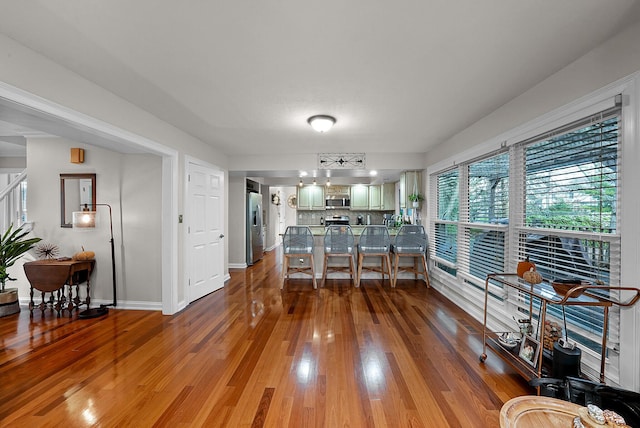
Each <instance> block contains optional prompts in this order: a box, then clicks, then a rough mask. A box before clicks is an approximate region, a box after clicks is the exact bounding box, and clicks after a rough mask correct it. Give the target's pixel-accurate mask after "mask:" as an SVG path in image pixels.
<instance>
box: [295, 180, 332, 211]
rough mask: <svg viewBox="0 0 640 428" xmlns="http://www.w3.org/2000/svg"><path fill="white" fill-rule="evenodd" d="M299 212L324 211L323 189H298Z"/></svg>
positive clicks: (309, 187)
mask: <svg viewBox="0 0 640 428" xmlns="http://www.w3.org/2000/svg"><path fill="white" fill-rule="evenodd" d="M297 202H298V207H297V208H298V209H299V210H324V209H325V208H324V206H325V205H324V204H325V201H324V188H323V187H322V186H316V185H311V186H303V187H298V201H297Z"/></svg>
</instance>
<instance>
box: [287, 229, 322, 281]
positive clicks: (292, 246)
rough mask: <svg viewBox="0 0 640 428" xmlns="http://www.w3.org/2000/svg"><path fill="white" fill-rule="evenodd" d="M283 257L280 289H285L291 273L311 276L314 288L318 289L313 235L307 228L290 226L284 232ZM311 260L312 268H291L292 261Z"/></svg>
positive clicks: (296, 266) (297, 266)
mask: <svg viewBox="0 0 640 428" xmlns="http://www.w3.org/2000/svg"><path fill="white" fill-rule="evenodd" d="M282 248H283V257H282V283H281V285H280V288H282V287H284V281H285V280H286V279H287V278H289V273H290V272H301V273H305V274H308V275H311V278H312V279H313V288H314V289H315V288H318V285H317V284H316V270H315V265H314V261H313V234H312V233H311V229H309V227H307V226H289V227H287V230H285V232H284V237H283V245H282ZM305 258H308V259H309V265H310V266H308V267H307V266H299V265H297V264H296V265H294V266H291V263H290V261H289V260H290V259H295V260H296V261H297V260H299V259H305Z"/></svg>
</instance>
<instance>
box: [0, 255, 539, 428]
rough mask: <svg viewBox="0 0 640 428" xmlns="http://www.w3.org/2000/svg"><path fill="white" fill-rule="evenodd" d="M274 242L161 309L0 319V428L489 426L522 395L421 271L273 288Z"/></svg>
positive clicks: (474, 326) (475, 329)
mask: <svg viewBox="0 0 640 428" xmlns="http://www.w3.org/2000/svg"><path fill="white" fill-rule="evenodd" d="M280 266H281V260H280V255H279V252H278V250H275V251H272V252H270V253H268V254H266V257H265V259H263V260H262V261H261V262H259V263H257V264H256V265H254V266H253V267H251V268H249V269H247V270H235V271H232V272H231V280H230V281H229V282H228V283H227V284H226V285H225V287H224V289H222V290H220V291H217V292H215V293H213V294H210V295H208V296H205V297H203V298H202V299H200V300H199V301H197V302H194V303H193V304H191V305H189V307H188V308H186V309H185V310H184V311H182V312H181V313H179V314H177V315H175V316H163V315H162V314H160V313H159V312H148V311H131V310H111V311H110V313H109V315H108V316H106V317H103V318H101V319H93V320H80V319H75V318H74V319H68V318H60V319H58V318H56V317H55V316H54V315H53V314H51V313H50V312H47V313H46V314H45V316H44V317H43V316H41V314H40V312H35V314H34V317H33V319H32V320H30V319H29V311H28V309H25V308H23V309H22V312H21V313H20V315H19V316H11V317H6V318H2V319H0V341H1V342H0V345H1V348H2V349H1V351H0V426H2V427H5V426H6V427H9V426H65V427H83V426H103V427H114V426H118V427H120V426H136V427H147V426H170V427H176V426H207V427H210V426H211V427H216V426H227V427H244V426H247V427H306V426H315V427H339V426H342V427H374V426H375V427H447V426H451V427H497V426H499V422H498V421H499V419H498V416H499V412H500V407H501V406H502V404H503V403H504V402H505V401H507V400H508V399H510V398H512V397H515V396H518V395H524V394H531V393H533V392H534V391H533V390H532V389H530V388H529V387H528V385H527V384H526V382H524V380H522V379H521V378H520V377H519V376H518V375H516V374H515V373H514V372H513V371H512V370H511V369H510V368H509V367H508V366H506V365H505V364H503V363H502V362H501V360H500V359H499V358H498V357H497V356H495V355H494V354H492V353H491V352H489V357H488V358H487V361H486V363H484V364H481V363H480V362H479V360H478V356H479V355H480V354H481V351H482V344H481V341H482V329H481V325H480V324H479V323H478V322H476V321H475V320H473V319H471V318H470V317H469V316H467V315H466V314H465V313H464V312H462V311H461V310H459V309H457V307H455V305H453V304H452V303H451V302H449V301H447V300H446V299H444V298H443V297H442V296H441V295H440V294H439V293H438V292H437V291H435V290H434V289H433V288H432V289H427V288H426V287H425V285H424V281H422V280H398V283H397V287H396V288H395V289H392V288H391V287H390V283H389V280H385V281H381V280H363V281H362V283H361V287H360V288H359V289H356V288H353V286H352V285H351V284H350V280H347V279H345V280H327V282H326V284H325V285H324V287H321V286H320V284H319V288H318V290H313V289H312V286H311V282H310V280H289V281H288V282H287V285H286V286H285V288H284V290H283V291H281V290H280V288H279V281H280Z"/></svg>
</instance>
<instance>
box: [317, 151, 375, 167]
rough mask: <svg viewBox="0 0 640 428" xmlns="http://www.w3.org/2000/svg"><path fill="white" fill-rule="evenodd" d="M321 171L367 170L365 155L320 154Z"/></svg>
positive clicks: (319, 164) (319, 165)
mask: <svg viewBox="0 0 640 428" xmlns="http://www.w3.org/2000/svg"><path fill="white" fill-rule="evenodd" d="M318 168H319V169H363V168H366V162H365V154H364V153H319V154H318Z"/></svg>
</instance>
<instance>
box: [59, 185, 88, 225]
mask: <svg viewBox="0 0 640 428" xmlns="http://www.w3.org/2000/svg"><path fill="white" fill-rule="evenodd" d="M95 203H96V175H95V174H60V226H61V227H71V225H72V217H73V212H74V211H80V210H81V209H82V207H83V206H84V205H85V204H86V205H87V206H88V207H89V208H90V209H92V208H94V207H93V204H95Z"/></svg>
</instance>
